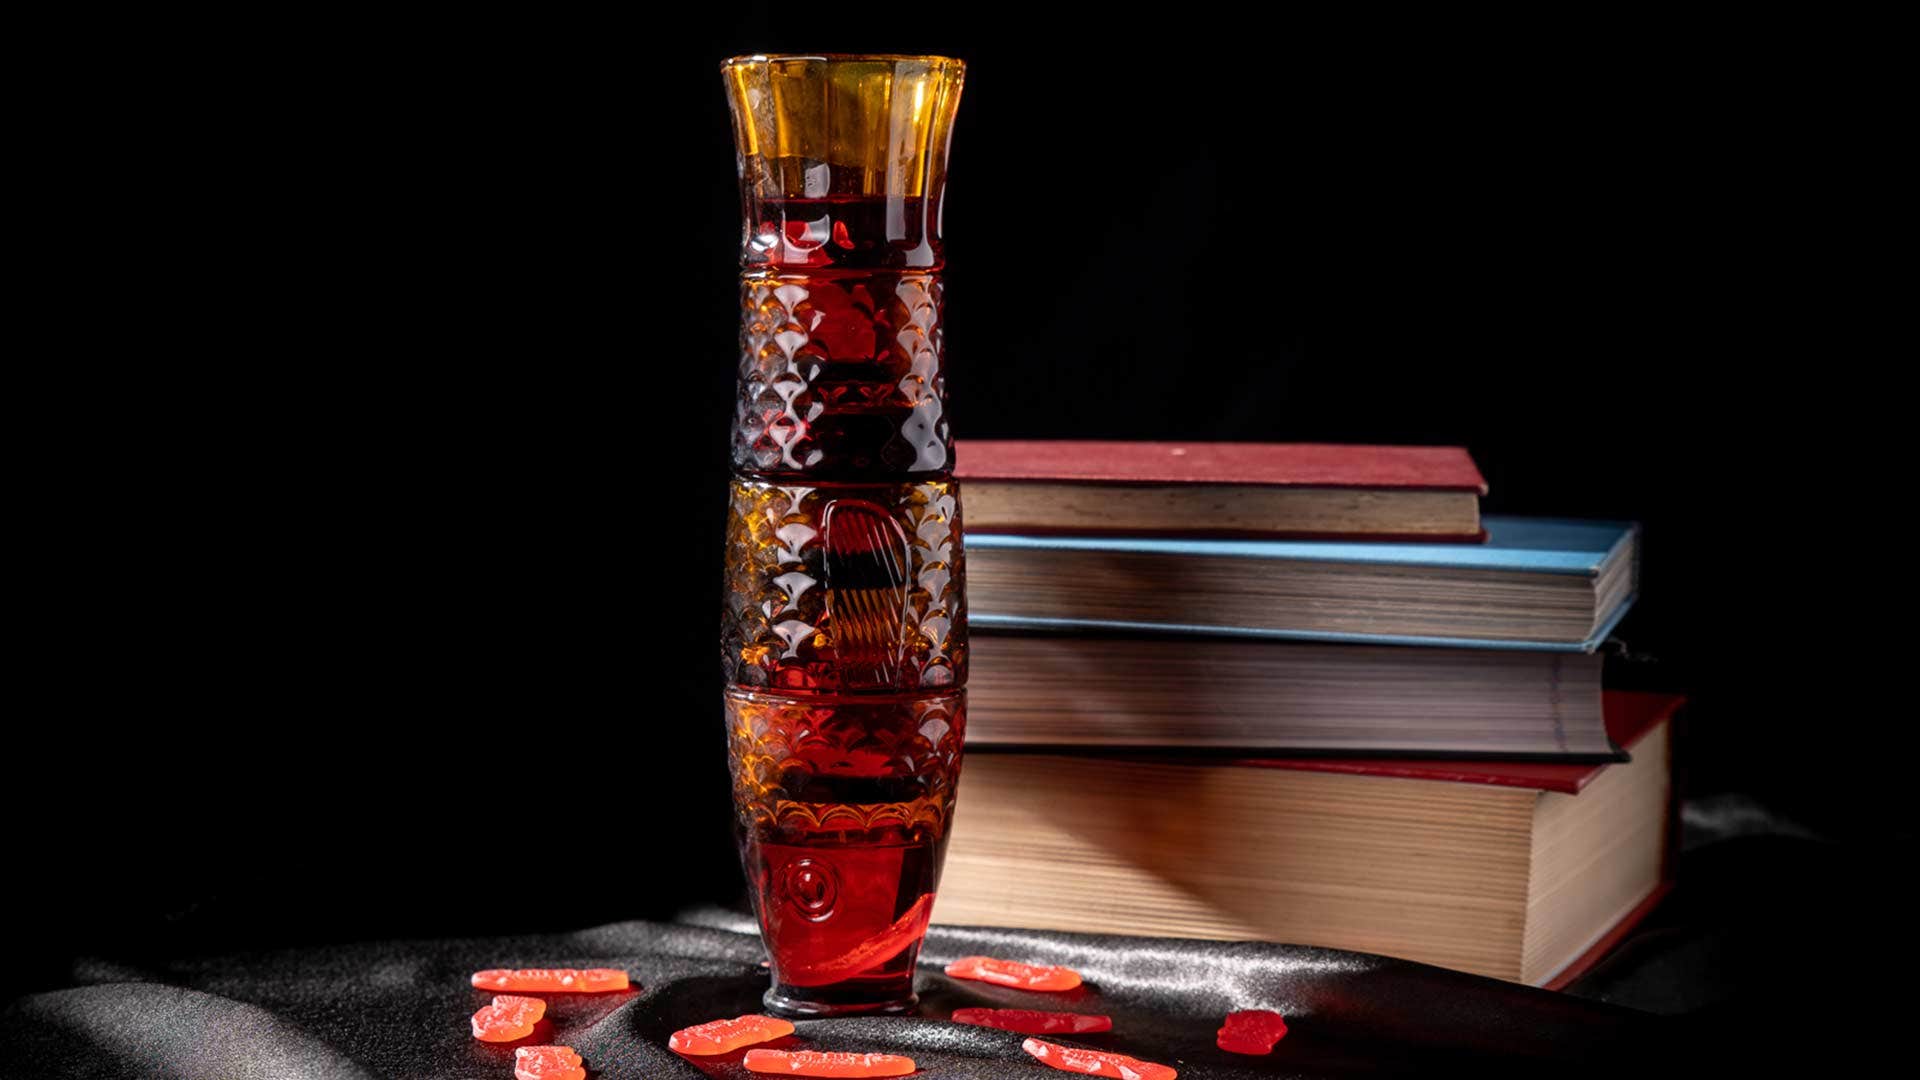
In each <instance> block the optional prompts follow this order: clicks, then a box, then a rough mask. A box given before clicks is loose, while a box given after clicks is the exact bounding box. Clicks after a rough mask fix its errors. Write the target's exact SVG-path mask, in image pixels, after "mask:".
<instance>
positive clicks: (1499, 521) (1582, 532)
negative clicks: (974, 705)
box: [966, 516, 1640, 652]
mask: <svg viewBox="0 0 1920 1080" xmlns="http://www.w3.org/2000/svg"><path fill="white" fill-rule="evenodd" d="M1484 524H1485V527H1486V530H1487V542H1486V543H1485V544H1451V543H1448V544H1391V543H1389V544H1371V543H1354V542H1348V541H1339V542H1327V541H1310V540H1206V539H1185V538H1183V539H1158V538H1146V537H1139V538H1128V537H1110V536H1099V537H1095V536H1087V537H1072V536H1029V535H1016V534H1011V533H968V534H967V537H966V548H967V555H966V557H967V593H968V607H969V609H970V612H969V616H968V618H969V620H970V622H971V623H972V624H973V625H974V626H977V627H981V628H983V629H993V628H1018V629H1032V630H1064V631H1072V632H1080V631H1092V630H1109V631H1112V630H1119V631H1136V632H1138V631H1146V632H1152V633H1199V634H1227V635H1238V636H1250V637H1264V638H1279V639H1291V640H1304V641H1350V642H1363V643H1369V644H1404V645H1444V646H1454V647H1461V646H1465V647H1471V648H1502V649H1544V650H1560V651H1569V652H1572V651H1584V652H1591V651H1592V650H1593V649H1595V648H1596V647H1598V646H1599V644H1600V643H1601V642H1602V641H1604V640H1605V639H1606V636H1607V634H1608V633H1609V632H1611V631H1612V629H1613V626H1614V624H1615V623H1617V622H1619V621H1620V618H1621V616H1622V615H1624V614H1625V613H1626V611H1627V608H1628V607H1629V606H1630V605H1631V604H1632V603H1633V597H1634V591H1635V587H1636V584H1637V582H1638V578H1639V565H1638V564H1639V535H1640V530H1639V527H1638V526H1637V525H1634V524H1631V523H1625V522H1600V521H1565V520H1552V519H1541V518H1517V517H1498V516H1489V517H1486V518H1485V519H1484Z"/></svg>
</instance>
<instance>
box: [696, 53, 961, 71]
mask: <svg viewBox="0 0 1920 1080" xmlns="http://www.w3.org/2000/svg"><path fill="white" fill-rule="evenodd" d="M784 60H823V61H826V62H827V63H830V64H858V63H879V62H884V61H893V62H896V63H897V62H899V61H901V60H924V61H926V62H927V63H929V64H952V65H953V66H954V67H965V66H966V61H964V60H956V59H954V58H953V57H951V56H937V55H933V54H926V55H921V54H916V53H749V54H747V55H745V56H729V57H727V58H726V59H725V60H722V61H720V67H721V68H722V69H725V68H730V67H745V66H746V65H748V64H768V63H776V62H779V61H784Z"/></svg>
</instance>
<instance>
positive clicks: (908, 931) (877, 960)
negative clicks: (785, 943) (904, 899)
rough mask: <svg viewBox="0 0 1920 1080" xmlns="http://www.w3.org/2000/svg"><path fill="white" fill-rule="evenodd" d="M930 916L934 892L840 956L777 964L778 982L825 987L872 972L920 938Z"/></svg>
mask: <svg viewBox="0 0 1920 1080" xmlns="http://www.w3.org/2000/svg"><path fill="white" fill-rule="evenodd" d="M932 918H933V894H932V893H927V894H926V895H925V896H922V897H921V898H920V899H918V900H915V901H914V902H913V906H912V907H910V908H908V909H907V910H906V913H905V914H903V915H901V916H900V917H899V918H898V919H895V920H893V925H891V926H889V927H887V928H886V929H885V930H882V931H880V932H879V933H878V934H875V935H874V936H873V937H870V938H868V939H867V940H865V941H863V942H861V943H860V944H858V945H855V946H854V947H853V948H851V949H848V950H847V951H846V952H844V953H841V954H840V955H839V956H835V957H832V958H831V959H827V960H816V961H814V962H812V963H786V964H782V965H781V966H780V981H781V982H783V983H786V984H787V985H789V986H825V985H827V984H828V983H837V982H839V981H840V980H842V979H846V978H849V977H851V976H854V975H858V974H860V973H861V972H863V971H871V970H873V969H874V968H877V967H879V966H880V965H881V964H884V963H886V962H887V961H889V960H891V959H893V958H894V957H896V956H899V955H900V950H902V949H904V948H906V947H907V946H909V945H912V944H913V943H914V942H916V941H919V940H920V938H921V937H922V935H924V934H926V932H927V922H928V921H929V920H930V919H932Z"/></svg>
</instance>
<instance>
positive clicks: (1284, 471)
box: [954, 440, 1487, 541]
mask: <svg viewBox="0 0 1920 1080" xmlns="http://www.w3.org/2000/svg"><path fill="white" fill-rule="evenodd" d="M955 461H956V465H955V469H954V476H955V478H956V479H958V480H960V481H961V483H962V484H964V485H965V489H966V506H967V527H968V528H969V529H973V530H977V531H993V532H1040V533H1074V534H1094V535H1099V534H1113V533H1125V534H1132V535H1171V534H1186V535H1193V534H1202V535H1211V536H1293V537H1316V538H1317V537H1326V538H1347V537H1357V538H1367V539H1402V540H1405V539H1418V540H1467V541H1471V540H1475V539H1478V538H1479V537H1480V535H1481V532H1480V496H1482V495H1484V494H1486V492H1487V482H1486V480H1485V478H1483V477H1482V476H1481V475H1480V470H1479V469H1478V468H1477V467H1476V466H1475V465H1474V463H1473V458H1471V457H1470V456H1468V454H1467V452H1466V451H1465V450H1464V449H1462V448H1460V447H1457V446H1341V445H1331V444H1323V443H1227V442H1190V443H1171V442H1102V441H1025V440H971V441H963V442H962V443H961V444H960V445H959V447H958V448H957V449H956V451H955Z"/></svg>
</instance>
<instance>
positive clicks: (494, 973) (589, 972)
mask: <svg viewBox="0 0 1920 1080" xmlns="http://www.w3.org/2000/svg"><path fill="white" fill-rule="evenodd" d="M473 986H474V989H476V990H523V991H524V990H535V991H546V992H547V993H561V994H598V993H602V992H604V991H607V990H625V989H626V988H627V973H626V972H624V971H617V970H615V969H613V968H587V969H585V970H584V971H583V970H581V969H580V968H520V969H518V970H516V971H508V970H506V969H503V968H493V969H490V970H487V971H476V972H474V973H473Z"/></svg>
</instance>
